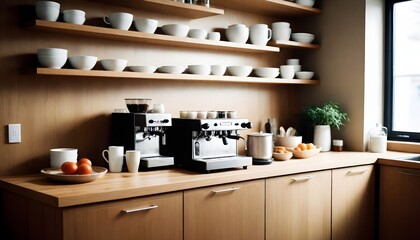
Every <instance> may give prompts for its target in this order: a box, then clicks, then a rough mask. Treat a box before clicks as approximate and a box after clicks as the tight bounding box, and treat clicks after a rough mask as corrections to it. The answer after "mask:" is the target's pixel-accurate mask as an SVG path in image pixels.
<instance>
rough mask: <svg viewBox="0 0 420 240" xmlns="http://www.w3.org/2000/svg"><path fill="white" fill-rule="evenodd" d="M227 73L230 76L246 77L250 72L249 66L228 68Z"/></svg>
mask: <svg viewBox="0 0 420 240" xmlns="http://www.w3.org/2000/svg"><path fill="white" fill-rule="evenodd" d="M227 71H228V73H229V74H230V75H232V76H237V77H248V76H249V74H251V72H252V67H251V66H229V67H227Z"/></svg>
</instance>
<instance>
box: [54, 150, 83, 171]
mask: <svg viewBox="0 0 420 240" xmlns="http://www.w3.org/2000/svg"><path fill="white" fill-rule="evenodd" d="M65 162H77V149H76V148H53V149H50V167H52V168H61V165H63V163H65Z"/></svg>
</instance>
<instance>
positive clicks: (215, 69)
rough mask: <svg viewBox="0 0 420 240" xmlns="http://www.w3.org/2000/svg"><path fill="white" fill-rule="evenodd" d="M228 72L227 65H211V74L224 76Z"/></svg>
mask: <svg viewBox="0 0 420 240" xmlns="http://www.w3.org/2000/svg"><path fill="white" fill-rule="evenodd" d="M225 72H226V66H225V65H212V66H211V74H213V75H215V76H223V75H224V74H225Z"/></svg>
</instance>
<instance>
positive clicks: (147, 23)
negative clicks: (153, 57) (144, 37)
mask: <svg viewBox="0 0 420 240" xmlns="http://www.w3.org/2000/svg"><path fill="white" fill-rule="evenodd" d="M158 23H159V21H158V20H155V19H150V18H137V19H135V20H134V26H135V27H136V29H137V31H139V32H144V33H155V31H156V29H157V26H158Z"/></svg>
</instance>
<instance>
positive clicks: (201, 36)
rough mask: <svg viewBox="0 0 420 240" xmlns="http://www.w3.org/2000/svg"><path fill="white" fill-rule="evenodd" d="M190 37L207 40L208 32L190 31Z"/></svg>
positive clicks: (200, 30)
mask: <svg viewBox="0 0 420 240" xmlns="http://www.w3.org/2000/svg"><path fill="white" fill-rule="evenodd" d="M188 37H190V38H198V39H206V37H207V31H206V30H204V29H190V31H189V32H188Z"/></svg>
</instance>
